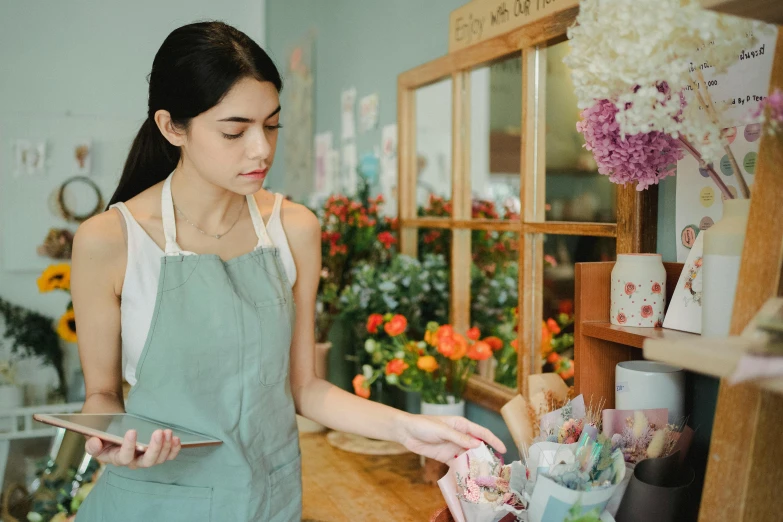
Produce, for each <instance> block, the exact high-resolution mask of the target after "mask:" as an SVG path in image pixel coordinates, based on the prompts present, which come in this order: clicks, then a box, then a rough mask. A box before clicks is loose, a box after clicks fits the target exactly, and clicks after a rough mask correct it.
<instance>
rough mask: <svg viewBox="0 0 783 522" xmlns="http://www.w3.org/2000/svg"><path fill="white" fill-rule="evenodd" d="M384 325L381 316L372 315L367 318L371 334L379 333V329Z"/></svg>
mask: <svg viewBox="0 0 783 522" xmlns="http://www.w3.org/2000/svg"><path fill="white" fill-rule="evenodd" d="M382 324H383V316H382V315H381V314H372V315H370V317H368V318H367V331H368V332H369V333H371V334H376V333H378V327H379V326H380V325H382Z"/></svg>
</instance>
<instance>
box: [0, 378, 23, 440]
mask: <svg viewBox="0 0 783 522" xmlns="http://www.w3.org/2000/svg"><path fill="white" fill-rule="evenodd" d="M23 405H24V394H23V393H22V388H21V387H20V386H17V385H15V384H3V385H0V411H8V410H15V409H16V408H21V407H22V406H23ZM13 421H14V418H13V417H9V418H6V419H2V420H0V432H3V431H12V428H13V424H12V422H13Z"/></svg>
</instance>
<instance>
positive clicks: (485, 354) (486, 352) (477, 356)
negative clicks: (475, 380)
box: [468, 341, 492, 361]
mask: <svg viewBox="0 0 783 522" xmlns="http://www.w3.org/2000/svg"><path fill="white" fill-rule="evenodd" d="M490 357H492V348H491V347H490V346H489V343H487V342H486V341H478V342H475V343H473V346H471V347H469V348H468V359H473V360H474V361H483V360H485V359H489V358H490Z"/></svg>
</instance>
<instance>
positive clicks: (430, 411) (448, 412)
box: [421, 397, 465, 417]
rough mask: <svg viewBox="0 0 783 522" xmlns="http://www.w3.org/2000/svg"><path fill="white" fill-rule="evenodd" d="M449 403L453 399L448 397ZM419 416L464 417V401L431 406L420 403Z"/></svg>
mask: <svg viewBox="0 0 783 522" xmlns="http://www.w3.org/2000/svg"><path fill="white" fill-rule="evenodd" d="M449 400H450V401H453V400H454V398H453V397H449ZM421 414H422V415H441V416H456V417H464V416H465V401H462V400H461V401H459V402H451V403H449V404H432V403H429V402H424V401H421Z"/></svg>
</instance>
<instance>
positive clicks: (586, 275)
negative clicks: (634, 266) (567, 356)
mask: <svg viewBox="0 0 783 522" xmlns="http://www.w3.org/2000/svg"><path fill="white" fill-rule="evenodd" d="M664 267H665V268H666V294H667V295H666V302H667V304H668V302H669V301H670V300H671V296H672V293H673V292H674V288H675V286H676V285H677V280H678V279H679V277H680V272H682V267H683V265H682V263H664ZM612 268H614V263H578V264H577V265H576V318H575V321H576V323H575V332H574V334H575V335H574V337H575V345H574V363H575V365H576V372H575V375H574V386H575V388H576V393H581V394H583V395H584V396H585V398H586V399H587V400H590V398H592V399H593V400H594V401H598V400H600V399H603V400H604V407H606V408H613V407H614V369H615V366H616V365H617V363H619V362H622V361H631V360H636V359H642V358H643V352H642V347H643V346H644V342H645V341H646V340H647V339H658V340H667V341H675V342H683V341H685V342H687V341H692V340H697V339H700V336H698V335H695V334H691V333H687V332H680V331H677V330H668V329H666V328H634V327H625V326H615V325H613V324H611V323H610V322H609V306H610V299H609V292H610V288H611V274H612Z"/></svg>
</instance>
